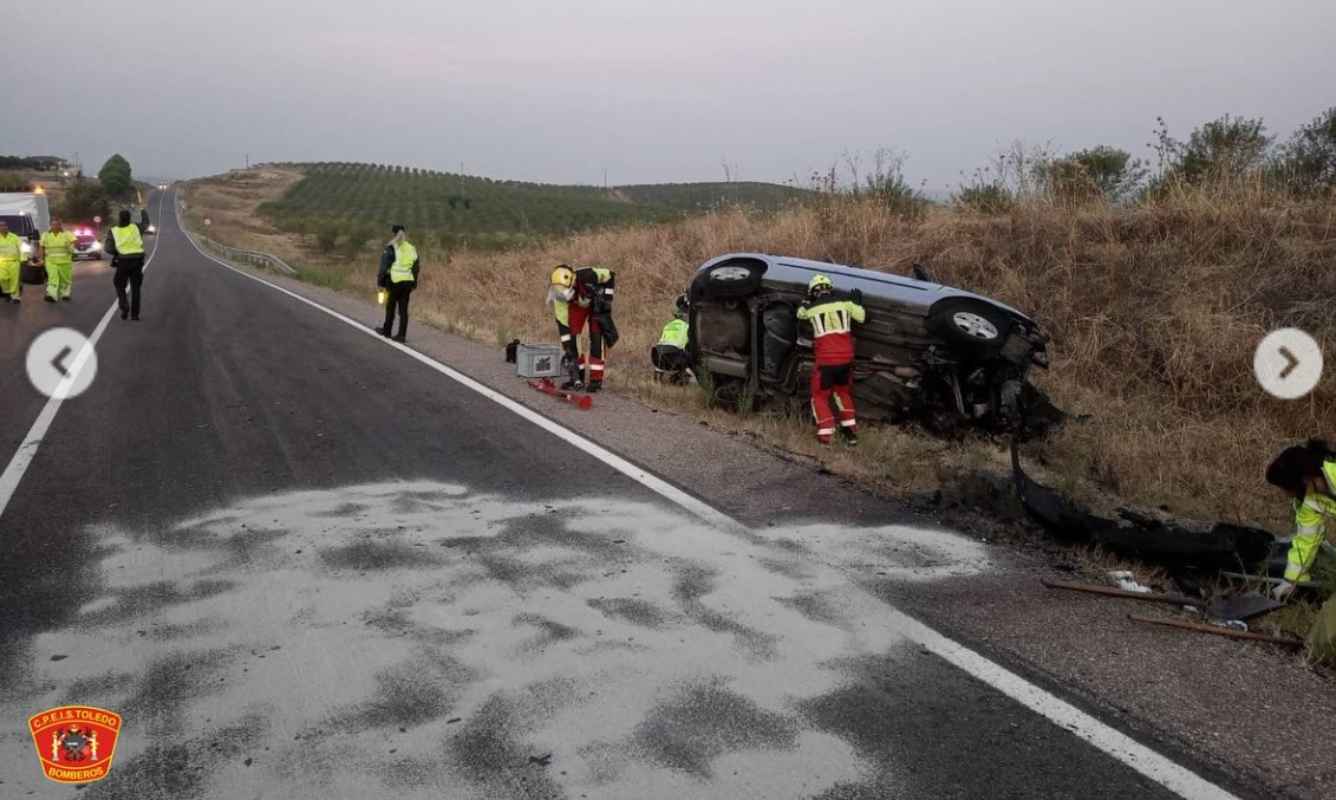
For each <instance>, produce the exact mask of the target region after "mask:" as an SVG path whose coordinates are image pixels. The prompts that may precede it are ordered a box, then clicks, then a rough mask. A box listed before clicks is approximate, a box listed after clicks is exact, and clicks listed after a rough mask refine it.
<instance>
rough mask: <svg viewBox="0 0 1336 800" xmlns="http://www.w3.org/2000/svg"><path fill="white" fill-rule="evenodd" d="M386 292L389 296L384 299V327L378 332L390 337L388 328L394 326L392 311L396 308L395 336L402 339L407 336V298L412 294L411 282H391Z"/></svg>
mask: <svg viewBox="0 0 1336 800" xmlns="http://www.w3.org/2000/svg"><path fill="white" fill-rule="evenodd" d="M386 291H387V292H388V293H389V296H388V297H386V298H385V325H384V327H382V328H381V329H380V331H381V333H383V334H385V335H386V336H389V335H390V328H391V326H392V325H394V310H395V308H396V307H397V308H398V309H399V333H398V334H397V336H398V338H400V339H402V338H404V336H405V335H407V334H408V296H409V295H410V294H412V293H413V284H412V282H411V281H402V282H400V283H393V282H391V283H390V285H389V288H388V289H387V290H386Z"/></svg>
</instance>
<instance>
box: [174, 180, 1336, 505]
mask: <svg viewBox="0 0 1336 800" xmlns="http://www.w3.org/2000/svg"><path fill="white" fill-rule="evenodd" d="M299 179H300V174H299V173H296V172H292V171H290V170H282V169H264V170H251V171H250V172H237V173H230V174H229V175H227V176H220V177H219V178H215V179H208V180H204V181H196V182H194V183H192V184H191V186H190V189H189V193H188V198H189V200H188V202H189V207H188V218H189V220H190V222H191V223H192V224H195V225H199V224H200V223H201V222H202V219H203V217H204V216H209V217H210V218H211V222H212V225H211V226H210V228H209V235H210V236H212V237H213V238H215V239H219V240H220V241H223V242H225V243H228V244H232V245H236V246H241V247H249V248H252V249H259V250H265V251H267V252H272V253H275V254H276V255H280V256H281V257H283V258H284V259H285V260H287V261H288V262H289V263H294V264H295V265H298V266H299V267H300V268H301V269H302V272H303V276H304V278H305V279H307V280H310V281H313V282H315V283H319V284H322V285H327V286H331V287H333V288H338V289H343V290H347V291H351V292H354V293H369V292H372V291H374V281H373V277H374V271H375V268H376V264H375V261H376V253H377V252H378V243H377V242H374V241H369V242H366V243H364V245H363V246H362V247H361V248H360V249H357V250H356V251H355V252H353V251H349V252H343V253H337V254H328V255H321V254H319V253H318V252H317V251H316V247H315V244H314V243H313V242H309V241H306V240H305V239H304V238H303V237H299V236H293V235H289V234H283V233H281V232H279V231H277V230H276V229H275V228H273V227H272V226H271V225H270V224H269V223H267V222H266V220H265V219H264V217H263V215H262V214H259V213H257V212H256V207H257V206H258V205H259V204H260V203H261V202H263V201H264V200H266V199H272V198H274V197H277V196H281V194H282V193H283V192H284V191H286V190H287V188H289V187H291V186H292V185H293V184H294V183H295V182H296V181H297V180H299ZM422 249H423V251H424V256H425V258H424V264H425V267H424V278H423V282H422V286H421V288H420V289H419V291H418V292H417V293H415V295H414V300H413V302H414V310H415V314H416V315H417V316H418V318H420V319H425V320H427V321H430V322H433V323H435V324H438V325H441V326H443V327H445V328H447V329H449V330H452V331H456V332H459V333H462V334H465V335H468V336H470V337H472V338H475V339H479V340H482V341H487V342H494V343H496V344H497V345H498V346H499V345H500V344H501V343H503V342H505V341H507V340H509V339H510V338H512V337H518V338H521V339H524V340H526V341H545V340H550V339H552V338H554V335H555V334H554V332H553V327H552V324H551V320H549V319H548V314H547V313H546V310H545V309H544V307H543V294H544V281H545V279H546V278H545V276H546V274H547V272H548V270H549V269H550V267H551V266H552V265H553V264H556V263H558V262H569V263H581V264H592V263H597V264H602V265H606V266H608V267H611V268H613V269H615V270H617V272H618V275H619V280H618V304H617V309H616V314H617V319H618V325H619V328H620V330H621V332H622V337H623V338H622V342H621V344H620V345H619V346H618V348H617V352H616V353H615V354H614V356H613V367H612V370H611V375H610V383H611V385H612V387H613V388H614V389H618V390H621V391H630V392H634V393H635V394H637V395H638V396H640V397H641V398H642V399H645V400H647V401H649V402H651V403H659V404H664V405H672V406H674V407H678V408H686V409H689V410H691V411H692V412H693V413H696V414H699V415H700V416H701V417H702V418H703V419H707V420H709V421H711V423H712V424H718V425H720V426H723V427H728V428H732V429H735V430H743V431H747V432H751V433H754V434H757V435H758V436H761V437H763V438H765V439H766V440H767V441H769V442H771V443H772V444H774V445H775V446H778V447H781V448H784V449H787V450H790V451H793V452H796V453H799V454H802V455H807V456H811V457H814V458H819V459H820V460H822V461H823V462H824V463H825V464H826V466H827V467H828V468H829V469H831V470H833V471H836V472H837V473H840V474H846V475H849V476H850V477H854V478H858V479H860V480H865V481H870V482H872V483H875V484H878V485H879V486H881V487H882V488H883V489H887V490H890V491H894V492H897V493H911V492H918V491H925V490H933V489H935V488H937V487H939V486H940V485H941V483H942V482H943V480H950V479H952V478H953V477H955V476H958V475H960V474H961V473H962V472H966V471H970V470H978V469H984V470H989V471H996V472H997V473H999V474H1004V473H1005V471H1006V453H1005V449H1004V446H1003V445H1002V443H998V442H991V441H984V440H980V439H969V440H967V441H964V442H955V443H951V442H942V441H939V440H937V439H934V438H932V437H930V436H928V435H926V434H923V433H920V432H917V431H913V430H903V429H882V430H879V431H873V432H871V433H870V435H868V436H867V437H865V442H864V446H863V447H861V448H860V449H859V450H858V451H845V450H822V449H819V448H818V447H817V446H816V445H815V443H814V442H812V441H811V437H810V431H809V430H808V429H807V426H806V424H805V423H804V422H803V421H801V420H794V419H788V418H781V417H774V416H770V415H766V414H764V413H760V414H754V415H749V416H745V417H740V416H736V415H732V414H727V413H725V412H722V411H719V410H715V409H711V408H708V407H707V404H706V403H705V401H704V398H703V397H702V396H701V393H699V392H695V391H692V390H690V389H686V390H684V389H676V388H668V387H660V386H656V385H654V384H653V383H652V382H650V381H649V380H648V375H649V365H648V359H647V351H648V349H649V347H650V345H651V344H652V343H653V342H654V341H655V340H656V338H657V336H658V332H659V328H660V327H661V326H662V324H663V323H664V322H665V321H666V320H667V319H668V318H669V316H670V314H671V311H672V298H673V297H674V296H675V294H676V293H677V292H678V291H680V290H681V289H682V288H683V287H684V286H685V285H686V283H687V281H688V280H689V277H690V275H691V273H692V271H693V270H694V269H695V267H696V266H697V265H699V264H700V263H701V262H702V261H704V260H705V259H707V258H709V257H711V256H714V255H717V254H720V253H724V252H728V251H734V250H760V251H767V252H776V253H786V254H793V255H797V256H804V257H809V258H817V259H829V260H833V261H839V262H843V263H855V264H864V265H868V266H875V267H878V268H884V269H887V270H891V271H896V272H907V271H908V268H909V265H910V264H911V263H913V262H916V261H917V262H921V263H924V264H926V265H927V266H928V267H929V269H930V270H931V272H932V274H933V275H934V277H935V278H936V279H937V280H939V281H941V282H943V283H949V284H953V285H958V286H962V287H964V288H968V289H970V290H973V291H977V292H981V293H984V294H988V295H991V296H994V297H997V298H998V299H1000V300H1002V301H1004V302H1007V303H1009V304H1012V305H1014V306H1016V307H1018V308H1020V309H1023V310H1025V311H1026V312H1028V313H1031V314H1032V315H1034V316H1035V317H1036V318H1038V319H1039V320H1040V321H1041V323H1042V324H1043V325H1044V326H1045V328H1046V329H1047V330H1048V331H1049V332H1050V333H1051V334H1052V336H1053V344H1052V346H1051V352H1052V355H1053V365H1052V368H1051V369H1050V370H1049V371H1048V372H1047V373H1046V374H1041V375H1039V376H1038V377H1037V381H1038V382H1039V383H1040V384H1041V385H1042V386H1043V388H1044V389H1046V390H1047V391H1048V392H1049V393H1050V394H1051V395H1052V396H1053V398H1054V400H1055V401H1056V402H1057V403H1058V404H1059V405H1060V406H1062V407H1064V408H1066V409H1068V410H1070V411H1072V412H1074V413H1077V414H1083V415H1089V416H1090V419H1089V420H1088V421H1085V422H1080V423H1074V424H1071V425H1069V426H1068V427H1067V428H1066V429H1065V430H1064V431H1062V432H1060V433H1058V434H1056V435H1054V436H1053V437H1051V438H1050V439H1049V440H1047V441H1046V442H1044V443H1043V444H1040V445H1035V446H1032V447H1031V448H1030V451H1031V452H1030V453H1029V455H1030V456H1031V457H1032V459H1034V460H1035V461H1037V468H1038V469H1039V470H1040V473H1039V474H1041V475H1044V474H1047V476H1048V479H1049V480H1050V481H1052V482H1056V483H1057V484H1058V485H1059V486H1061V488H1063V489H1065V490H1068V491H1071V492H1073V493H1075V494H1076V495H1077V496H1078V497H1082V498H1083V499H1086V500H1088V501H1092V502H1095V503H1097V504H1098V503H1100V502H1107V501H1112V500H1114V499H1116V500H1118V501H1122V502H1133V503H1138V504H1142V505H1147V506H1168V507H1169V508H1171V509H1172V510H1173V511H1174V512H1175V513H1179V514H1183V515H1187V516H1195V517H1201V518H1209V519H1226V520H1231V521H1240V522H1253V523H1258V524H1263V525H1267V526H1270V527H1272V528H1273V529H1276V530H1281V529H1283V528H1284V526H1285V525H1286V523H1287V515H1288V513H1287V506H1286V503H1285V502H1284V500H1283V498H1280V497H1278V496H1276V495H1275V493H1274V492H1273V491H1272V490H1270V489H1269V487H1267V486H1266V485H1265V484H1264V482H1263V481H1262V479H1261V475H1262V471H1263V469H1264V467H1265V463H1266V461H1267V459H1268V458H1269V457H1270V456H1271V455H1272V454H1273V453H1274V452H1275V451H1276V450H1277V449H1278V448H1279V447H1280V446H1281V445H1283V444H1284V443H1286V442H1289V441H1293V440H1296V439H1301V438H1304V437H1308V436H1313V435H1321V434H1325V433H1328V432H1332V433H1336V371H1332V370H1328V374H1327V377H1325V378H1324V379H1323V381H1322V383H1321V384H1320V385H1319V387H1318V389H1317V391H1316V392H1315V393H1314V394H1313V395H1312V396H1311V397H1309V398H1307V399H1305V400H1301V401H1295V402H1284V401H1280V400H1275V399H1273V398H1271V397H1269V396H1268V395H1266V394H1265V393H1263V392H1262V391H1261V390H1260V388H1259V387H1258V386H1257V383H1256V381H1255V380H1254V378H1253V376H1252V366H1251V365H1252V353H1253V349H1254V347H1255V346H1256V343H1257V341H1258V340H1259V339H1260V338H1261V336H1262V335H1263V333H1265V332H1266V331H1267V330H1269V329H1272V328H1275V327H1279V326H1282V325H1293V326H1296V327H1300V328H1303V329H1305V330H1307V331H1308V332H1309V333H1311V334H1313V335H1314V336H1315V337H1316V338H1317V339H1318V340H1319V341H1320V342H1322V343H1324V344H1326V345H1328V350H1329V352H1330V345H1331V344H1333V343H1336V320H1333V319H1332V317H1331V315H1330V314H1329V313H1328V312H1329V309H1328V308H1327V305H1328V304H1327V301H1326V299H1325V298H1330V297H1332V296H1336V269H1333V267H1336V205H1332V204H1331V203H1322V202H1305V203H1300V202H1296V201H1292V200H1289V199H1287V198H1285V197H1283V196H1280V195H1277V194H1273V193H1268V192H1263V191H1247V190H1238V191H1233V192H1229V193H1218V192H1212V191H1209V190H1200V191H1184V192H1177V193H1170V194H1169V195H1168V196H1166V197H1163V198H1161V199H1159V200H1157V201H1155V202H1153V203H1148V204H1143V205H1138V206H1132V207H1115V206H1110V205H1107V204H1103V203H1093V204H1087V205H1082V206H1066V205H1060V204H1052V203H1046V202H1038V201H1034V202H1027V203H1021V204H1019V205H1017V206H1016V207H1014V208H1013V209H1012V210H1011V211H1010V212H1008V213H1001V214H992V215H987V214H979V213H975V212H968V211H961V210H956V209H953V208H933V209H930V210H929V211H928V212H927V213H926V214H923V215H920V216H917V217H906V216H903V215H899V214H896V213H893V212H892V211H891V210H889V209H886V208H884V207H882V206H879V205H878V204H876V203H875V202H871V201H860V200H854V199H849V198H839V197H836V198H832V199H828V200H826V201H824V202H821V203H818V204H815V205H808V206H801V207H794V208H791V209H788V210H785V211H782V212H779V213H777V214H758V213H751V212H749V211H747V210H745V209H738V208H730V209H722V210H719V211H716V212H714V213H710V214H706V215H703V216H699V217H695V218H691V219H688V220H685V221H682V222H678V223H672V224H663V225H646V226H637V227H629V228H618V229H605V230H599V231H593V232H589V233H583V234H579V235H575V236H569V237H564V238H553V239H550V240H547V241H546V242H545V243H544V244H542V245H541V246H536V247H530V248H525V249H520V250H514V251H508V252H473V251H467V250H464V251H456V252H450V253H448V254H445V253H441V252H438V251H436V250H434V249H433V248H432V247H431V245H430V243H428V244H427V245H426V246H424V247H423V248H422Z"/></svg>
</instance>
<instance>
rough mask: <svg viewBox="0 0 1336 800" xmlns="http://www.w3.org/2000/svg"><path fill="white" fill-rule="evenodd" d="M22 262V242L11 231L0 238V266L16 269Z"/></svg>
mask: <svg viewBox="0 0 1336 800" xmlns="http://www.w3.org/2000/svg"><path fill="white" fill-rule="evenodd" d="M21 261H23V240H22V239H20V238H19V237H18V236H17V235H16V234H15V233H14V232H13V231H11V232H9V233H7V234H5V235H4V236H0V266H7V267H16V266H18V265H19V263H20V262H21Z"/></svg>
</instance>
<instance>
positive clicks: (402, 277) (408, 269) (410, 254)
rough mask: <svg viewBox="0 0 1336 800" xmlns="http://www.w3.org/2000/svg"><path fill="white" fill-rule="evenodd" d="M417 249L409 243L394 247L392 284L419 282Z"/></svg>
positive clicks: (391, 271) (400, 243)
mask: <svg viewBox="0 0 1336 800" xmlns="http://www.w3.org/2000/svg"><path fill="white" fill-rule="evenodd" d="M417 263H418V252H417V248H416V247H414V246H413V245H412V244H410V243H409V242H399V243H398V244H396V245H394V263H393V264H391V265H390V282H391V283H404V282H406V281H415V280H417V272H416V268H417Z"/></svg>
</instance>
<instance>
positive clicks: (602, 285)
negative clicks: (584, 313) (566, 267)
mask: <svg viewBox="0 0 1336 800" xmlns="http://www.w3.org/2000/svg"><path fill="white" fill-rule="evenodd" d="M616 280H617V276H616V275H614V274H613V272H612V270H610V269H603V268H602V267H581V268H580V269H577V270H576V271H575V285H574V286H572V287H571V288H572V289H574V290H575V294H574V295H573V296H572V297H571V299H570V300H569V301H567V300H553V301H552V314H553V316H555V317H556V318H557V322H558V323H560V324H562V325H570V324H571V308H570V304H571V303H575V304H577V305H579V306H580V307H581V308H589V307H590V306H591V305H593V302H594V293H595V292H600V291H601V292H602V293H603V294H604V295H606V296H607V297H608V298H609V299H611V297H612V293H613V287H614V286H615V285H616Z"/></svg>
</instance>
